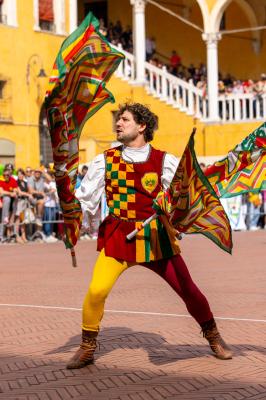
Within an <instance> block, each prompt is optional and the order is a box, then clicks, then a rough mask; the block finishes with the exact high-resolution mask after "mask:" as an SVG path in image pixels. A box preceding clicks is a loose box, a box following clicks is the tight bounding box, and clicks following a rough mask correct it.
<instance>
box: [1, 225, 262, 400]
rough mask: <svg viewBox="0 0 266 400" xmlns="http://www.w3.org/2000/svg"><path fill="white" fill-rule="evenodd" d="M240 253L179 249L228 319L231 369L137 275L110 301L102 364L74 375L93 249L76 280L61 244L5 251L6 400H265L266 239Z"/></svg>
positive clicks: (201, 246)
mask: <svg viewBox="0 0 266 400" xmlns="http://www.w3.org/2000/svg"><path fill="white" fill-rule="evenodd" d="M234 243H235V250H234V255H233V256H229V255H227V254H225V253H224V252H222V251H220V250H219V249H218V248H216V247H215V246H214V245H213V244H211V243H210V242H209V241H207V240H206V239H204V238H201V237H188V238H185V239H183V242H182V248H183V256H184V258H185V259H186V261H187V263H188V264H189V265H190V271H191V273H192V276H193V277H194V279H195V281H196V282H197V283H198V284H199V286H200V287H201V288H202V290H203V291H204V292H205V294H206V295H207V297H208V299H209V301H210V303H211V305H212V309H213V311H214V313H215V315H216V316H217V317H224V318H232V319H231V320H230V319H218V323H219V327H220V330H221V332H222V333H223V335H224V337H225V338H226V340H227V341H228V343H230V345H231V346H232V348H233V350H234V353H235V357H234V359H233V360H228V361H220V360H217V359H215V358H214V357H213V356H212V355H211V352H210V350H209V347H208V346H207V345H206V342H205V340H204V339H203V338H202V336H201V335H200V330H199V328H198V326H197V324H196V323H195V322H194V321H193V320H192V319H191V318H188V317H187V312H186V310H185V308H184V306H183V304H182V303H181V301H180V300H179V299H178V298H177V297H176V296H175V294H174V293H173V292H172V291H171V289H169V288H168V287H167V285H166V284H165V283H164V282H162V281H161V280H160V278H158V277H157V276H155V274H154V275H153V274H152V273H151V272H149V271H146V270H144V269H141V267H133V268H132V269H131V270H129V271H127V272H125V273H124V274H123V275H122V276H121V278H120V280H119V282H118V283H117V284H116V286H115V288H114V290H113V292H112V294H111V296H110V298H108V301H107V304H106V308H107V309H108V310H109V311H108V312H106V314H105V317H104V319H103V324H102V331H101V334H100V342H101V346H100V350H99V351H98V352H97V356H96V362H95V364H94V365H92V366H88V367H86V368H84V369H82V370H72V371H68V370H66V369H65V364H66V362H67V360H68V359H69V358H70V357H71V355H72V354H73V352H74V351H75V349H76V347H77V345H78V343H79V341H80V327H79V326H80V319H81V313H80V310H79V309H80V307H81V304H82V299H83V296H84V294H85V291H86V288H87V285H88V280H89V276H90V275H91V270H92V266H93V262H94V260H95V258H96V252H95V242H81V243H80V244H79V246H78V249H77V256H78V261H79V268H77V269H74V268H72V267H71V265H70V257H69V254H68V252H66V251H65V250H64V248H63V245H62V244H61V243H58V244H50V245H48V244H35V245H6V246H1V247H0V263H1V266H0V272H1V279H0V303H1V305H0V320H1V324H0V338H1V342H0V354H1V359H0V399H1V400H2V399H3V400H8V399H12V400H15V399H17V400H22V399H23V400H26V399H27V400H35V399H36V400H37V399H40V400H45V399H47V400H48V399H50V400H56V399H80V400H81V399H84V400H85V399H90V400H94V399H95V400H97V399H104V400H106V399H112V400H118V399H119V400H148V399H150V400H159V399H181V400H194V399H197V400H210V399H212V400H231V399H232V400H238V399H239V400H240V399H249V400H251V399H252V400H255V399H256V400H259V399H266V308H265V303H266V295H265V280H266V279H265V276H266V275H265V267H266V265H265V249H266V232H265V231H259V232H246V233H241V232H239V233H235V234H234ZM8 304H10V305H9V306H8ZM11 304H12V305H24V306H23V307H19V306H11ZM27 305H32V306H38V305H39V306H40V305H41V306H46V307H43V308H36V307H35V308H34V307H30V306H27ZM55 307H58V308H55ZM60 307H61V308H60ZM118 310H124V311H137V312H139V313H136V314H133V313H131V314H130V313H118V312H114V311H118ZM141 312H147V313H148V314H141ZM152 313H161V314H179V315H180V316H173V315H172V316H171V315H168V316H167V315H153V314H152ZM182 315H183V316H182ZM241 319H243V320H241ZM244 319H246V320H244ZM251 319H253V320H257V321H256V322H254V321H250V320H251Z"/></svg>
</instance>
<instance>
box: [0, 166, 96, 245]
mask: <svg viewBox="0 0 266 400" xmlns="http://www.w3.org/2000/svg"><path fill="white" fill-rule="evenodd" d="M87 169H88V168H87V167H86V166H83V167H82V170H81V172H80V174H79V175H78V177H77V187H78V186H79V185H80V182H81V180H82V179H83V177H84V176H85V173H86V172H87ZM96 218H98V215H97V216H96V217H93V218H92V221H91V220H90V217H89V215H88V213H87V211H86V210H83V219H84V222H85V223H84V224H83V230H82V234H81V239H89V238H92V239H96V238H97V231H98V225H99V222H100V221H99V218H98V219H96ZM63 235H64V228H63V220H62V212H61V210H60V205H59V199H58V194H57V189H56V183H55V176H54V171H53V169H52V168H50V166H49V165H47V166H42V167H40V168H35V169H32V168H31V167H27V168H26V169H22V168H19V169H18V170H17V171H14V167H13V165H12V164H10V163H9V164H6V165H5V166H3V165H0V243H13V242H16V243H21V244H22V243H27V242H28V241H36V242H47V243H53V242H57V241H58V240H60V239H62V238H63Z"/></svg>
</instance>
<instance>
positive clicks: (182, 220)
mask: <svg viewBox="0 0 266 400" xmlns="http://www.w3.org/2000/svg"><path fill="white" fill-rule="evenodd" d="M194 134H195V129H194V130H193V132H192V134H191V136H190V139H189V142H188V145H187V147H186V149H185V151H184V153H183V155H182V158H181V160H180V162H179V164H178V167H177V170H176V173H175V175H174V177H173V180H172V182H171V185H170V187H169V189H168V190H167V191H166V192H160V193H159V194H158V196H157V198H156V199H155V200H154V208H155V209H156V211H157V213H158V214H160V213H163V214H165V215H166V217H167V219H168V220H169V222H170V224H171V226H172V228H174V229H176V230H177V231H178V232H180V233H186V234H188V233H202V234H203V235H205V236H206V237H208V238H209V239H211V240H212V241H213V242H214V243H216V244H217V245H218V246H219V247H221V248H222V249H223V250H225V251H227V252H228V253H231V251H232V246H233V245H232V234H231V227H230V223H229V220H228V217H227V215H226V213H225V211H224V209H223V206H222V205H221V203H220V201H219V198H218V196H217V195H216V193H215V191H214V189H213V188H212V186H211V184H210V183H209V181H208V179H207V178H206V176H205V175H204V173H203V172H202V170H201V168H200V166H199V164H198V161H197V158H196V154H195V150H194ZM166 228H167V226H166Z"/></svg>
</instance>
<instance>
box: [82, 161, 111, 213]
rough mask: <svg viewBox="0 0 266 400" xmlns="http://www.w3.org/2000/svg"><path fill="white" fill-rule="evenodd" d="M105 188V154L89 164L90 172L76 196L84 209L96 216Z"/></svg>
mask: <svg viewBox="0 0 266 400" xmlns="http://www.w3.org/2000/svg"><path fill="white" fill-rule="evenodd" d="M104 188H105V158H104V154H99V155H98V156H96V157H95V158H94V159H93V160H92V161H91V162H90V163H89V164H88V171H87V173H86V175H85V176H84V178H83V179H82V181H81V185H80V187H79V188H78V189H77V190H76V193H75V195H76V197H77V198H78V199H79V201H80V203H81V205H82V208H84V209H86V210H88V211H89V213H90V214H92V215H95V213H96V211H97V210H98V207H99V205H100V201H101V196H102V194H103V192H104Z"/></svg>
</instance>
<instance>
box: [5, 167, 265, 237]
mask: <svg viewBox="0 0 266 400" xmlns="http://www.w3.org/2000/svg"><path fill="white" fill-rule="evenodd" d="M201 167H202V169H203V170H204V165H203V164H201ZM1 169H2V171H1ZM87 171H88V167H87V166H86V165H84V166H83V167H82V168H81V171H80V173H79V174H78V177H77V183H76V188H78V187H79V185H80V183H81V181H82V179H83V178H84V176H85V174H86V173H87ZM223 205H224V208H225V210H226V212H227V214H228V217H229V220H230V222H231V226H232V229H236V230H239V229H240V230H244V229H249V230H257V229H260V228H264V229H266V190H264V191H262V192H261V193H259V194H253V193H250V194H248V195H245V196H237V197H235V198H233V199H224V200H223ZM82 213H83V224H82V230H81V236H80V239H81V240H84V239H97V232H98V227H99V224H100V219H101V215H100V214H101V210H100V208H99V210H98V212H97V214H96V215H94V216H91V215H89V213H88V212H87V210H86V209H82ZM63 235H64V227H63V220H62V212H61V210H60V206H59V200H58V195H57V190H56V184H55V177H54V172H53V170H52V169H51V168H49V166H47V167H41V168H35V169H32V168H30V167H27V168H26V169H25V170H24V169H22V168H19V169H18V170H17V171H16V173H15V172H14V168H13V165H12V164H6V165H5V166H2V168H1V165H0V243H10V242H11V243H13V242H17V243H27V242H28V241H37V242H47V243H53V242H57V241H58V240H61V239H63Z"/></svg>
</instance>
